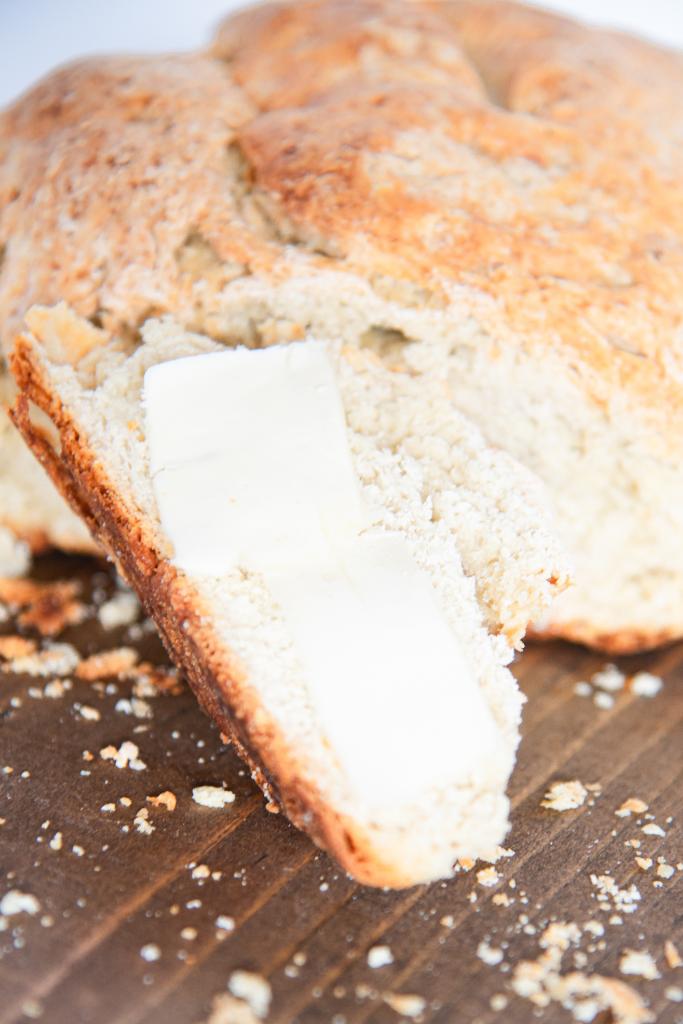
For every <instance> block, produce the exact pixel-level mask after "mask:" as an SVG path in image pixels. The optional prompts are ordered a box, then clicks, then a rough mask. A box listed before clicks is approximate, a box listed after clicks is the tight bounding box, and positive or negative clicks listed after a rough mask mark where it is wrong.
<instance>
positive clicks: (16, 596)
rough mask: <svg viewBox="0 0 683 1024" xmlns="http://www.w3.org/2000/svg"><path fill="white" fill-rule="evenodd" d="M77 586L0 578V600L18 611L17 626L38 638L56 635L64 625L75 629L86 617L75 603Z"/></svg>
mask: <svg viewBox="0 0 683 1024" xmlns="http://www.w3.org/2000/svg"><path fill="white" fill-rule="evenodd" d="M80 589H81V585H80V583H79V582H78V581H77V580H55V581H52V582H49V583H40V582H38V581H36V580H26V579H25V580H8V579H0V601H3V602H5V603H6V604H8V605H9V606H10V607H11V608H12V610H13V611H15V612H16V611H19V610H20V609H21V610H22V611H21V614H20V615H19V616H18V619H17V621H18V622H19V625H20V626H29V627H31V628H32V629H36V630H38V632H39V633H40V634H41V636H57V634H59V633H61V632H63V631H64V630H65V629H66V627H67V626H76V625H78V624H79V623H80V622H83V620H84V619H85V618H86V616H87V614H88V609H87V607H86V606H85V605H84V604H83V603H82V601H79V600H77V595H78V594H79V593H80Z"/></svg>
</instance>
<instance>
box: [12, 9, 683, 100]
mask: <svg viewBox="0 0 683 1024" xmlns="http://www.w3.org/2000/svg"><path fill="white" fill-rule="evenodd" d="M244 5H245V4H244V2H243V0H0V43H1V49H0V53H1V54H2V57H1V59H0V105H2V104H4V103H6V102H8V100H10V99H13V98H14V97H15V96H16V95H17V94H18V93H20V92H22V91H23V90H24V89H26V88H27V87H28V86H29V85H31V84H32V83H33V82H34V81H35V80H36V79H37V78H38V77H39V76H40V75H42V74H44V73H45V72H46V71H48V70H49V69H50V68H52V67H54V66H55V65H56V64H61V63H63V62H64V61H66V60H69V59H71V58H72V57H78V56H80V55H82V54H86V53H89V54H91V53H116V52H128V53H133V52H135V53H144V52H149V51H154V50H162V51H163V50H183V49H191V48H192V47H195V46H198V45H201V44H202V43H204V42H206V40H207V39H208V38H209V36H210V34H211V30H212V28H213V26H214V25H215V24H216V22H217V21H218V20H219V19H220V18H221V17H222V16H223V15H224V14H226V13H227V12H228V11H230V10H234V9H236V8H238V7H242V6H244ZM544 6H546V7H554V8H556V9H558V10H561V11H566V12H568V13H570V14H576V15H577V16H579V17H582V18H584V19H586V20H590V21H593V22H601V23H603V24H607V25H614V26H616V27H619V28H630V29H633V30H636V31H639V32H641V33H642V34H646V35H649V36H651V37H652V38H654V39H658V40H660V41H661V42H663V43H667V44H669V45H671V46H679V47H681V48H683V0H546V2H545V4H544Z"/></svg>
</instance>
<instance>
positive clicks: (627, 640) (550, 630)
mask: <svg viewBox="0 0 683 1024" xmlns="http://www.w3.org/2000/svg"><path fill="white" fill-rule="evenodd" d="M680 636H681V633H680V630H679V629H660V630H650V631H647V630H643V629H638V628H636V627H634V628H633V629H619V630H617V631H614V632H607V631H600V630H596V628H595V626H594V625H593V624H592V623H591V622H588V621H586V620H575V621H573V622H562V623H561V624H560V625H558V626H554V625H552V624H550V625H549V626H548V627H547V628H544V629H533V628H532V629H529V630H528V632H527V637H528V639H529V640H539V641H544V640H568V641H569V642H570V643H576V644H584V645H585V646H586V647H592V648H593V649H594V650H596V651H602V652H603V653H604V654H611V655H618V654H642V653H643V652H645V651H652V650H654V649H655V647H663V646H665V645H666V644H671V643H674V642H675V641H676V640H680Z"/></svg>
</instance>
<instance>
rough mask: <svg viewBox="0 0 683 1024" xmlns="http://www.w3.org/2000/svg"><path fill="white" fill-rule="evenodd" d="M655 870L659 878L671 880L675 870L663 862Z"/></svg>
mask: <svg viewBox="0 0 683 1024" xmlns="http://www.w3.org/2000/svg"><path fill="white" fill-rule="evenodd" d="M656 870H657V874H658V876H659V877H660V878H673V876H674V874H675V873H676V869H675V868H674V867H673V866H672V865H671V864H667V863H666V862H665V861H664V862H661V863H659V864H658V865H657V868H656Z"/></svg>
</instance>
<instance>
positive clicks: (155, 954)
mask: <svg viewBox="0 0 683 1024" xmlns="http://www.w3.org/2000/svg"><path fill="white" fill-rule="evenodd" d="M140 956H141V957H142V959H143V960H146V961H147V963H148V964H152V963H154V962H155V961H157V960H160V959H161V950H160V949H159V947H158V946H157V944H156V943H155V942H148V943H147V944H146V945H144V946H142V948H141V949H140Z"/></svg>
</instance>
